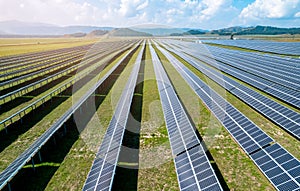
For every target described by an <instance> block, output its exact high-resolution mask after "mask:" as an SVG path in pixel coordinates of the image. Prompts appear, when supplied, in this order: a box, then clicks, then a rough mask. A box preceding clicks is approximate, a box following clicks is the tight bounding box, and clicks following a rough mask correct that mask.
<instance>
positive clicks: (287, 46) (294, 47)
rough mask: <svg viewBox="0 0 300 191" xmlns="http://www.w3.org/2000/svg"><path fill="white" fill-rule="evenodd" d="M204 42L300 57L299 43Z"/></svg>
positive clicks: (255, 41) (253, 41) (257, 41)
mask: <svg viewBox="0 0 300 191" xmlns="http://www.w3.org/2000/svg"><path fill="white" fill-rule="evenodd" d="M203 42H207V43H214V44H221V45H229V46H236V47H242V48H247V49H253V50H259V51H262V52H271V53H278V54H285V55H300V51H299V50H300V43H299V42H272V41H262V40H203Z"/></svg>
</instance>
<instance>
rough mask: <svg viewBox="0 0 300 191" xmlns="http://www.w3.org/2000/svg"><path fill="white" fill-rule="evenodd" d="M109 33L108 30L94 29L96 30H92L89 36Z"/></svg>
mask: <svg viewBox="0 0 300 191" xmlns="http://www.w3.org/2000/svg"><path fill="white" fill-rule="evenodd" d="M107 33H108V31H107V30H94V31H92V32H90V33H89V34H88V35H87V36H89V37H97V36H103V35H105V34H107Z"/></svg>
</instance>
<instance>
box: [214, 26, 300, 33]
mask: <svg viewBox="0 0 300 191" xmlns="http://www.w3.org/2000/svg"><path fill="white" fill-rule="evenodd" d="M210 33H211V34H219V35H231V34H236V35H280V34H300V28H278V27H271V26H256V27H245V28H243V27H230V28H225V29H219V30H212V31H211V32H210Z"/></svg>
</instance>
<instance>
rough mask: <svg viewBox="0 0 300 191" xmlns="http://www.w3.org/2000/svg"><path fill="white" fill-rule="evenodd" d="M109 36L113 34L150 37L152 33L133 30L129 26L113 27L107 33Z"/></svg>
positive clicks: (116, 35)
mask: <svg viewBox="0 0 300 191" xmlns="http://www.w3.org/2000/svg"><path fill="white" fill-rule="evenodd" d="M108 35H109V36H115V37H131V36H132V37H133V36H143V37H150V36H152V34H149V33H145V32H139V31H135V30H132V29H129V28H119V29H114V30H112V31H110V32H109V33H108Z"/></svg>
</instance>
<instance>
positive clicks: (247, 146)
mask: <svg viewBox="0 0 300 191" xmlns="http://www.w3.org/2000/svg"><path fill="white" fill-rule="evenodd" d="M159 49H160V50H161V51H162V52H163V54H164V55H165V56H166V57H167V58H168V60H170V61H171V63H172V64H173V66H174V67H175V68H176V70H177V71H178V72H179V73H180V74H181V75H182V77H183V78H184V79H185V80H186V81H187V83H188V84H189V85H190V86H191V87H192V88H193V90H194V92H195V93H196V94H197V95H198V96H199V97H200V99H201V100H202V101H203V102H204V103H205V105H206V106H207V107H208V108H209V109H210V110H211V111H212V113H213V114H214V115H215V116H216V117H217V118H218V120H219V121H220V122H221V123H222V124H223V125H224V127H225V128H226V129H227V130H228V131H229V133H230V134H231V135H232V137H233V138H234V139H235V140H236V141H237V142H238V144H239V145H240V146H241V147H242V148H243V150H244V151H245V152H246V153H247V154H248V155H249V156H250V157H251V158H252V157H255V156H257V153H262V152H265V153H266V154H265V155H264V156H263V157H264V159H265V158H267V159H269V161H271V162H272V163H274V164H275V167H276V168H278V169H280V170H281V171H280V170H278V171H272V172H271V173H270V172H269V171H268V170H270V169H268V168H262V165H263V164H265V163H264V162H260V161H258V160H256V159H258V158H259V157H255V158H252V159H253V161H254V162H255V164H256V165H257V166H258V167H259V168H260V169H261V170H262V172H263V173H264V174H265V175H266V177H267V178H268V179H269V180H270V182H271V183H272V184H273V185H274V187H275V188H276V189H278V190H285V188H287V187H290V188H295V189H292V190H297V189H299V188H300V182H299V181H300V179H299V174H298V173H295V172H294V171H293V170H294V169H293V168H294V167H297V166H299V165H300V162H299V160H297V159H296V158H295V157H294V156H292V155H291V154H290V153H288V152H287V151H286V150H285V149H283V148H282V147H281V146H280V145H279V144H277V143H275V144H273V143H274V140H273V139H272V138H270V137H269V136H268V135H267V134H265V133H264V132H263V131H262V130H261V129H260V128H259V127H257V126H256V125H255V124H254V123H253V122H252V121H250V120H249V119H248V118H246V117H245V116H244V115H243V114H242V113H240V112H239V111H238V110H237V109H235V108H234V107H233V106H232V105H231V104H230V103H228V102H227V101H226V100H224V99H223V98H222V97H221V96H219V95H218V94H217V93H216V92H215V91H214V90H212V89H211V88H210V87H209V86H207V85H206V84H205V83H204V82H203V81H202V80H200V79H199V78H198V77H197V76H196V75H195V74H194V73H193V72H191V71H190V70H189V69H188V68H187V67H185V66H184V65H183V64H182V63H180V62H179V61H178V60H177V59H176V58H175V57H173V56H172V55H171V54H170V53H169V52H167V51H165V50H164V49H162V48H159ZM224 103H225V107H224ZM274 145H277V146H278V149H280V150H281V152H282V153H281V154H278V152H275V153H276V155H274V156H273V155H272V154H271V153H270V150H271V149H272V148H274V147H275V146H274ZM269 153H270V154H269ZM284 156H289V158H285V159H287V161H286V162H287V163H288V164H286V163H285V162H281V163H280V162H278V160H279V158H280V157H284ZM265 162H267V161H265ZM267 173H268V174H269V175H267Z"/></svg>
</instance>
